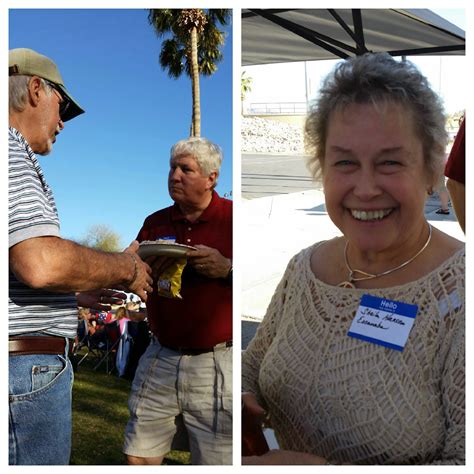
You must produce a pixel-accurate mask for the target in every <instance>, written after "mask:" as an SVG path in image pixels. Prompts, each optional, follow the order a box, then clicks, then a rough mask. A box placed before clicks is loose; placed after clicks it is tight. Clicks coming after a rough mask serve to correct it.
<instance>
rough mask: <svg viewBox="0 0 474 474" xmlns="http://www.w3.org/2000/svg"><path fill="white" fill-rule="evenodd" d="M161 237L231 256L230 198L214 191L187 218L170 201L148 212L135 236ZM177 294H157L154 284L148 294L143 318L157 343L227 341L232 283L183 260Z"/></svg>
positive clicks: (195, 344) (203, 345)
mask: <svg viewBox="0 0 474 474" xmlns="http://www.w3.org/2000/svg"><path fill="white" fill-rule="evenodd" d="M164 237H175V238H176V242H177V243H180V244H186V245H197V244H203V245H207V246H208V247H212V248H215V249H217V250H219V252H220V253H221V254H222V255H224V256H225V257H227V258H230V259H232V201H230V200H228V199H223V198H221V197H219V195H218V194H217V193H216V192H215V191H214V192H213V194H212V199H211V202H210V204H209V206H208V207H207V208H206V210H205V211H204V212H203V213H202V214H201V216H200V217H199V219H198V220H197V221H195V222H192V223H191V222H189V221H188V220H187V219H186V218H185V217H184V216H183V214H182V213H181V211H180V209H179V206H178V205H177V204H176V203H175V204H174V205H173V206H171V207H167V208H165V209H162V210H160V211H157V212H155V213H153V214H151V215H150V216H148V217H147V218H146V219H145V222H144V224H143V227H142V228H141V230H140V232H139V234H138V237H137V240H138V241H139V242H141V241H143V240H157V239H160V238H164ZM180 293H181V296H182V297H183V299H177V298H166V297H163V296H158V294H157V289H156V284H154V289H153V293H151V294H150V295H149V297H148V301H147V311H148V320H149V322H150V326H151V330H152V332H153V334H154V335H155V336H156V337H157V338H158V340H159V341H160V344H163V345H165V346H170V347H183V348H193V349H202V348H210V347H213V346H214V345H216V344H218V343H220V342H225V341H230V340H232V283H230V282H229V281H227V280H226V279H223V278H208V277H205V276H203V275H201V274H199V273H198V272H197V271H195V270H194V268H192V267H191V266H190V265H189V266H186V267H185V269H184V271H183V274H182V280H181V292H180Z"/></svg>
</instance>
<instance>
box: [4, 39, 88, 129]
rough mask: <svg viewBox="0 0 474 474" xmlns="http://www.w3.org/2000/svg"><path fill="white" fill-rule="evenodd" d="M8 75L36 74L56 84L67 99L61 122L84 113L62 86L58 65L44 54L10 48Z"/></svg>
mask: <svg viewBox="0 0 474 474" xmlns="http://www.w3.org/2000/svg"><path fill="white" fill-rule="evenodd" d="M8 75H9V76H15V75H17V76H18V75H26V76H38V77H41V78H43V79H45V80H46V81H48V82H51V83H52V84H53V85H54V86H56V87H57V88H58V89H59V91H60V92H61V93H62V95H63V96H64V97H65V98H66V99H67V100H68V101H69V106H68V107H67V109H66V111H65V112H64V114H62V115H61V120H62V121H63V122H67V121H68V120H71V119H73V118H74V117H77V116H78V115H80V114H83V113H84V110H83V109H82V107H81V106H80V105H79V104H78V103H77V102H76V101H75V100H74V99H73V97H72V95H71V94H70V93H69V92H68V91H67V89H66V87H65V86H64V81H63V79H62V77H61V74H60V73H59V69H58V67H57V66H56V64H55V63H54V62H53V61H51V59H49V58H47V57H46V56H43V55H42V54H39V53H37V52H36V51H33V50H32V49H28V48H16V49H11V50H10V51H9V55H8Z"/></svg>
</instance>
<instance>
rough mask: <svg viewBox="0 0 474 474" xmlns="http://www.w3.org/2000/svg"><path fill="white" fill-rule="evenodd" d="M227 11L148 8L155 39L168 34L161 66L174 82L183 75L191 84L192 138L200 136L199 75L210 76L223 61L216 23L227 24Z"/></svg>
mask: <svg viewBox="0 0 474 474" xmlns="http://www.w3.org/2000/svg"><path fill="white" fill-rule="evenodd" d="M230 17H231V10H230V9H208V10H202V9H199V8H190V9H183V10H179V9H150V12H149V14H148V21H149V23H150V24H151V25H152V26H153V28H154V29H155V32H156V34H157V35H158V37H160V38H161V37H164V36H166V35H171V37H170V38H167V39H165V40H164V41H163V43H162V47H161V52H160V65H161V67H162V68H163V69H164V70H168V75H169V76H170V77H172V78H174V79H177V78H178V77H180V76H181V74H183V72H186V74H187V75H188V76H189V77H190V78H191V84H192V98H193V108H192V111H193V112H192V121H191V134H190V135H191V136H193V137H200V136H201V103H200V89H199V74H203V75H205V76H210V75H211V74H213V73H214V72H216V70H217V63H218V62H219V61H221V60H222V58H223V55H222V52H221V50H220V48H221V46H223V44H224V40H225V35H224V32H223V31H221V30H219V29H218V27H217V26H218V24H221V25H223V26H225V25H227V23H228V21H229V20H230Z"/></svg>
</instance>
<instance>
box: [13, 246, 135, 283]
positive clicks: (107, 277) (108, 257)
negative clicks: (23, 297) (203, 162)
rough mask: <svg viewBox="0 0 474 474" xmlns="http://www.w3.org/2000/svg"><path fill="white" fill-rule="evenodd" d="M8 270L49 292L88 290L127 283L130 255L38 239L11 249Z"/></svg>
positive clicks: (131, 265)
mask: <svg viewBox="0 0 474 474" xmlns="http://www.w3.org/2000/svg"><path fill="white" fill-rule="evenodd" d="M10 268H11V269H12V271H13V273H14V274H15V275H16V276H17V278H18V279H19V280H20V281H23V282H24V283H25V284H27V285H28V286H31V287H33V288H43V289H46V290H49V291H57V292H69V291H87V290H92V289H96V288H102V287H110V286H113V285H121V284H126V283H127V282H129V281H130V280H131V279H132V278H133V276H134V271H135V263H134V260H133V257H132V256H131V255H130V254H125V253H108V252H102V251H97V250H94V249H90V248H88V247H84V246H82V245H79V244H76V243H75V242H72V241H70V240H65V239H61V238H58V237H38V238H34V239H28V240H26V241H24V242H21V243H19V244H17V245H15V246H14V247H12V248H11V249H10Z"/></svg>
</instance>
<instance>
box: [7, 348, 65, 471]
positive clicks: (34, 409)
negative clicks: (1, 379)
mask: <svg viewBox="0 0 474 474" xmlns="http://www.w3.org/2000/svg"><path fill="white" fill-rule="evenodd" d="M66 349H67V348H66ZM73 377H74V375H73V371H72V366H71V362H70V361H69V359H67V358H66V357H64V355H57V356H56V355H39V354H38V355H19V356H10V357H9V407H10V408H9V463H10V464H21V465H25V464H48V465H54V464H69V457H70V455H71V431H72V406H71V403H72V382H73Z"/></svg>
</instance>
